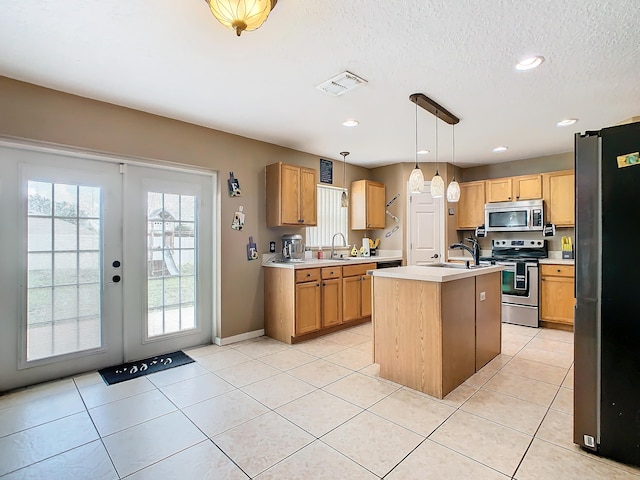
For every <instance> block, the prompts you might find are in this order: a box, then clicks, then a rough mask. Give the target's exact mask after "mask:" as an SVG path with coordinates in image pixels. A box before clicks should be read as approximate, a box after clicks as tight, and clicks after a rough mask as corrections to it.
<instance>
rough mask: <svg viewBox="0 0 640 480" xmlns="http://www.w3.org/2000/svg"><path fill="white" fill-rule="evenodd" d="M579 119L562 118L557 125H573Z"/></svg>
mask: <svg viewBox="0 0 640 480" xmlns="http://www.w3.org/2000/svg"><path fill="white" fill-rule="evenodd" d="M577 121H578V119H577V118H565V119H564V120H560V121H559V122H558V123H556V125H557V126H558V127H568V126H569V125H573V124H574V123H576V122H577Z"/></svg>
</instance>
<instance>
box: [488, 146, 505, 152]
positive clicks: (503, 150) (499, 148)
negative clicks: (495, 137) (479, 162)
mask: <svg viewBox="0 0 640 480" xmlns="http://www.w3.org/2000/svg"><path fill="white" fill-rule="evenodd" d="M507 150H509V147H496V148H494V149H493V150H491V151H492V152H493V153H502V152H506V151H507Z"/></svg>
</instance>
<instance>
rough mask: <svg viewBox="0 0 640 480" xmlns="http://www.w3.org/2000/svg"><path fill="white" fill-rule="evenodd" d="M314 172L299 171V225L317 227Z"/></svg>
mask: <svg viewBox="0 0 640 480" xmlns="http://www.w3.org/2000/svg"><path fill="white" fill-rule="evenodd" d="M316 184H317V180H316V171H315V170H313V169H311V168H301V169H300V218H299V220H300V222H299V223H300V224H303V225H317V224H318V207H317V199H316V197H317V192H316Z"/></svg>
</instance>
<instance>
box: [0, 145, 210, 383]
mask: <svg viewBox="0 0 640 480" xmlns="http://www.w3.org/2000/svg"><path fill="white" fill-rule="evenodd" d="M107 160H108V159H103V158H100V157H93V158H90V157H87V156H80V155H75V154H72V153H68V152H61V151H53V150H45V149H34V148H29V147H26V146H17V145H6V144H3V145H0V163H1V164H2V167H3V168H2V170H1V172H0V205H1V206H2V208H1V209H0V225H2V228H1V229H0V245H2V248H1V249H0V250H1V252H0V253H1V255H2V257H3V261H2V262H0V272H1V273H2V275H0V305H1V306H2V308H0V328H2V331H3V333H2V335H0V364H2V365H3V368H2V369H0V391H2V390H7V389H10V388H14V387H18V386H23V385H29V384H32V383H37V382H41V381H45V380H49V379H53V378H59V377H62V376H66V375H71V374H74V373H78V372H82V371H88V370H93V369H98V368H102V367H105V366H109V365H114V364H118V363H120V362H122V361H127V360H135V359H139V358H144V357H145V356H150V355H155V354H160V353H164V352H168V351H172V350H177V349H180V348H184V347H186V346H190V345H197V344H201V343H207V342H209V341H211V338H212V311H213V309H212V300H211V299H212V298H214V295H213V293H212V292H213V284H212V278H213V274H212V265H213V253H212V252H213V234H212V231H213V226H212V217H213V214H212V209H213V207H212V199H213V198H214V197H213V184H214V183H213V180H214V178H213V177H212V176H210V175H199V174H193V173H184V172H175V171H174V172H167V171H164V170H160V169H155V168H148V167H140V166H135V165H126V164H120V163H117V162H115V161H107Z"/></svg>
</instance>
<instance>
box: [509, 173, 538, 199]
mask: <svg viewBox="0 0 640 480" xmlns="http://www.w3.org/2000/svg"><path fill="white" fill-rule="evenodd" d="M513 192H514V193H515V196H516V200H537V199H539V198H542V175H526V176H522V177H515V178H514V179H513Z"/></svg>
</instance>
